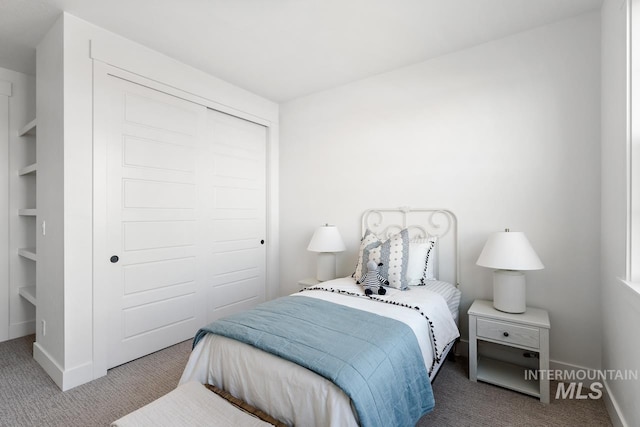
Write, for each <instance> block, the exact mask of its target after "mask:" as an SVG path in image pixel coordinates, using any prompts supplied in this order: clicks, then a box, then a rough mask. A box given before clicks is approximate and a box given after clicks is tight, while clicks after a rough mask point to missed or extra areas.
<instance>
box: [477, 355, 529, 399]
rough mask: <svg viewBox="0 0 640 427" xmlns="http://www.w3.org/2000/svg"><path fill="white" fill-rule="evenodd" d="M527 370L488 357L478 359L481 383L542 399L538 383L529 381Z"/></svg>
mask: <svg viewBox="0 0 640 427" xmlns="http://www.w3.org/2000/svg"><path fill="white" fill-rule="evenodd" d="M526 370H527V368H524V367H522V366H518V365H514V364H512V363H508V362H503V361H501V360H495V359H490V358H488V357H479V358H478V380H479V381H484V382H486V383H490V384H495V385H499V386H501V387H505V388H509V389H511V390H515V391H518V392H520V393H525V394H530V395H532V396H536V397H540V386H539V383H538V381H527V379H526V377H525V371H526Z"/></svg>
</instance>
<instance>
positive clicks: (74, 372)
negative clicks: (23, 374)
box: [33, 342, 93, 391]
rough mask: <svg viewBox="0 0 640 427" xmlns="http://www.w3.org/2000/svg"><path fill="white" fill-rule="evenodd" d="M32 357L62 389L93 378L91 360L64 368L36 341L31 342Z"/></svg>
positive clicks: (68, 388) (70, 387)
mask: <svg viewBox="0 0 640 427" xmlns="http://www.w3.org/2000/svg"><path fill="white" fill-rule="evenodd" d="M33 358H34V359H35V361H36V362H38V363H39V364H40V366H42V369H44V371H45V372H46V373H47V374H48V375H49V376H50V377H51V379H52V380H53V382H55V383H56V385H57V386H58V387H60V389H61V390H62V391H67V390H70V389H72V388H74V387H77V386H79V385H82V384H85V383H88V382H89V381H92V380H93V363H92V362H87V363H84V364H82V365H80V366H77V367H75V368H72V369H67V370H64V369H62V367H60V365H59V364H58V362H56V361H55V360H54V359H53V357H51V355H50V354H49V353H47V351H46V350H45V349H44V348H42V346H40V345H39V344H38V343H37V342H35V343H33Z"/></svg>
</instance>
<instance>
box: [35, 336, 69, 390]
mask: <svg viewBox="0 0 640 427" xmlns="http://www.w3.org/2000/svg"><path fill="white" fill-rule="evenodd" d="M33 358H34V359H35V361H36V362H38V363H39V364H40V366H42V369H44V371H45V372H46V373H47V374H48V375H49V376H50V377H51V379H52V380H53V382H54V383H56V385H57V386H58V387H60V388H61V389H62V383H63V381H62V379H63V376H64V375H63V369H62V368H61V367H60V365H58V362H56V361H55V360H54V359H53V357H51V355H50V354H49V353H47V351H46V350H45V349H44V348H42V347H41V346H40V344H38V342H34V343H33Z"/></svg>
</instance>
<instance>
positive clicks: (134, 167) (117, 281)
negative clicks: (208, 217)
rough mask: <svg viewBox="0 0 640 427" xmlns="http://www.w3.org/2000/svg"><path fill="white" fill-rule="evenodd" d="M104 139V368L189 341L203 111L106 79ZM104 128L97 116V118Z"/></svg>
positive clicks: (195, 302)
mask: <svg viewBox="0 0 640 427" xmlns="http://www.w3.org/2000/svg"><path fill="white" fill-rule="evenodd" d="M109 82H110V84H111V87H110V89H111V90H110V91H109V92H108V96H109V98H110V99H109V100H108V101H107V102H108V103H109V108H105V109H104V110H103V111H104V112H105V114H108V117H106V120H107V123H106V126H105V127H104V131H105V132H108V137H107V150H108V151H107V191H108V194H107V239H108V241H107V246H108V247H109V248H110V249H111V252H110V255H109V259H108V260H103V261H104V262H109V263H111V265H112V268H111V269H110V270H109V272H110V274H109V284H108V286H109V297H110V298H109V301H108V304H109V324H108V328H109V343H108V367H113V366H117V365H120V364H122V363H124V362H128V361H130V360H133V359H135V358H137V357H140V356H143V355H145V354H149V353H151V352H153V351H156V350H159V349H161V348H164V347H167V346H169V345H171V344H174V343H176V342H179V341H182V340H186V339H188V338H189V337H190V336H191V335H192V334H193V331H194V330H195V329H196V328H197V327H198V326H199V325H201V324H202V323H204V318H205V317H204V307H203V305H202V303H201V298H200V297H199V296H198V294H199V293H201V290H200V289H199V286H200V284H199V283H198V280H197V279H198V267H199V265H200V264H201V263H202V261H201V260H200V259H199V258H201V257H202V248H201V247H199V245H200V242H199V239H198V236H199V227H201V226H202V225H201V223H200V221H199V216H200V214H199V212H198V210H199V206H198V188H197V182H198V180H199V176H198V174H199V171H198V158H199V151H200V146H201V145H202V137H203V134H204V129H205V121H206V108H204V107H202V106H199V105H197V104H193V103H190V102H187V101H184V100H181V99H178V98H175V97H173V96H170V95H167V94H164V93H161V92H158V91H154V90H151V89H148V88H145V87H143V86H139V85H137V84H133V83H130V82H127V81H125V80H121V79H118V78H114V77H111V78H110V79H109ZM102 118H103V119H105V117H102Z"/></svg>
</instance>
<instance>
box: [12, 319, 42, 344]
mask: <svg viewBox="0 0 640 427" xmlns="http://www.w3.org/2000/svg"><path fill="white" fill-rule="evenodd" d="M35 333H36V321H35V319H31V320H25V321H24V322H17V323H11V324H10V325H9V339H10V340H12V339H14V338H20V337H24V336H25V335H31V334H35Z"/></svg>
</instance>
